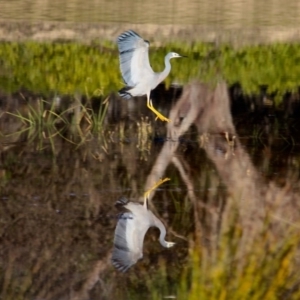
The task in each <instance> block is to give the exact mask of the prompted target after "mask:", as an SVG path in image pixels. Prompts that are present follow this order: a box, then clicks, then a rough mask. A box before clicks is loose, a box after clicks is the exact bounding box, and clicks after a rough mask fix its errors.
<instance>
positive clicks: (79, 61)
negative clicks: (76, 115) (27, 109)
mask: <svg viewBox="0 0 300 300" xmlns="http://www.w3.org/2000/svg"><path fill="white" fill-rule="evenodd" d="M171 50H173V51H177V52H179V53H182V54H183V55H187V56H188V58H187V59H182V60H177V61H173V62H172V71H171V74H170V76H169V77H168V78H167V79H166V85H167V86H169V85H170V83H171V82H177V83H181V84H184V83H186V82H188V81H189V80H191V79H194V78H198V79H202V80H208V81H215V80H216V79H218V78H220V77H222V78H224V79H225V80H226V81H227V82H228V83H229V84H230V85H231V84H234V83H239V84H240V85H241V87H242V89H243V91H244V92H245V93H247V94H257V93H259V92H260V90H261V87H266V89H267V93H270V94H271V93H276V94H277V95H278V97H277V98H276V99H277V103H280V102H281V100H282V97H281V96H282V95H283V94H284V93H286V92H294V91H296V90H297V89H298V87H299V81H298V78H299V76H300V64H299V62H300V51H299V50H300V45H299V44H270V45H256V46H245V47H240V48H233V47H231V46H229V45H221V46H219V47H216V46H215V45H213V44H204V43H200V42H199V43H193V44H189V43H186V44H184V43H172V44H167V45H165V47H161V48H155V47H152V48H151V49H150V60H151V64H152V66H153V69H154V70H155V71H160V70H162V68H163V58H164V55H165V54H166V52H168V51H171ZM0 67H1V69H0V70H1V71H0V89H1V90H3V91H6V92H15V91H18V90H20V89H22V88H23V89H26V90H28V91H30V92H33V93H37V92H39V93H43V94H49V93H57V94H60V95H61V94H71V95H72V94H74V93H75V92H80V93H88V94H92V93H94V91H96V90H98V91H99V90H100V91H101V93H102V94H103V95H107V94H109V93H111V92H115V91H117V90H118V89H119V88H121V87H122V85H123V83H122V79H121V75H120V72H119V62H118V51H117V48H116V45H115V44H113V43H109V42H100V43H96V44H93V45H84V44H78V43H71V42H68V43H63V42H62V43H37V42H23V43H10V42H5V43H1V44H0Z"/></svg>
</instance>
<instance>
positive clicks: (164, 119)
mask: <svg viewBox="0 0 300 300" xmlns="http://www.w3.org/2000/svg"><path fill="white" fill-rule="evenodd" d="M147 107H148V108H149V109H150V110H152V112H153V113H155V114H156V119H155V120H157V119H160V120H161V121H166V122H170V120H169V119H168V118H166V117H165V116H163V115H162V114H161V113H160V112H159V111H157V110H156V109H155V108H154V107H153V104H152V101H151V99H150V96H149V95H147Z"/></svg>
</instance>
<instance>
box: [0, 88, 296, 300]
mask: <svg viewBox="0 0 300 300" xmlns="http://www.w3.org/2000/svg"><path fill="white" fill-rule="evenodd" d="M199 99H201V101H199ZM116 100H117V99H116ZM117 103H119V102H117ZM139 103H141V101H137V105H139ZM142 104H143V103H142ZM112 105H117V104H113V103H112V102H110V103H109V106H110V107H109V108H108V114H107V115H106V117H105V121H104V124H105V126H106V127H105V128H102V131H99V132H97V134H93V131H92V130H91V129H90V128H89V127H88V125H87V124H86V123H85V122H84V119H83V121H82V122H81V123H80V126H79V125H78V124H77V125H76V126H68V127H67V128H64V130H61V128H60V125H61V124H58V126H57V127H59V128H55V127H47V128H45V127H40V128H39V127H35V126H31V127H30V128H29V129H28V130H27V131H23V130H24V129H25V128H26V126H27V125H26V124H25V125H24V123H23V122H22V120H20V119H18V118H16V117H15V116H12V115H8V114H4V115H2V116H1V119H0V121H1V123H0V125H1V130H2V129H6V131H2V132H3V134H4V133H5V134H6V135H7V136H5V138H4V139H2V137H1V139H2V140H1V141H3V142H2V144H1V147H0V151H1V156H0V169H1V170H0V184H1V190H0V199H1V201H0V205H1V210H0V214H1V216H0V219H1V222H2V225H3V226H2V227H1V231H0V238H1V243H0V251H1V257H2V259H1V261H0V264H1V269H2V270H3V272H1V273H0V285H1V297H2V298H3V299H20V298H23V299H79V300H83V299H98V298H99V297H101V298H103V299H116V298H118V299H126V298H127V299H128V298H134V296H133V297H129V295H128V294H130V295H135V297H136V299H141V298H146V295H145V294H147V295H149V294H151V293H153V294H154V293H157V294H162V296H164V295H166V294H167V295H169V294H170V293H171V292H172V293H173V294H174V293H175V292H176V291H177V287H178V283H179V282H181V281H182V282H189V280H190V279H191V278H193V277H190V278H189V279H188V280H187V281H185V279H184V278H183V277H182V274H183V273H184V272H182V271H183V270H186V268H187V266H188V265H187V261H189V259H190V256H189V253H190V252H191V251H192V250H195V248H196V249H201V251H202V253H203V255H204V257H203V259H202V260H201V261H200V262H199V261H198V262H196V263H194V270H196V271H197V270H198V275H199V270H205V272H201V274H200V275H201V276H202V277H201V279H203V280H200V279H199V280H198V277H195V278H196V279H195V280H198V281H197V282H196V283H195V286H198V285H199V286H200V287H201V290H203V291H204V290H205V288H206V287H207V290H210V291H211V290H212V289H211V285H212V284H214V283H216V284H214V286H216V287H218V286H220V287H222V288H223V290H224V286H225V287H227V285H226V282H232V279H231V278H234V280H240V281H242V282H243V280H244V282H247V283H248V282H250V283H251V282H252V281H253V280H250V279H253V277H251V278H249V277H247V278H245V277H243V276H244V275H245V276H246V275H247V276H250V275H249V274H255V276H259V274H263V276H265V274H268V276H267V280H266V278H262V280H261V284H259V286H265V285H266V284H269V283H274V282H276V280H272V279H273V277H272V276H274V275H272V274H277V273H276V272H275V273H274V272H271V271H273V269H266V268H268V267H269V266H271V267H272V266H279V267H278V269H279V270H282V268H281V266H285V265H286V264H289V263H290V262H291V261H292V258H294V257H295V254H293V253H292V252H289V251H290V249H293V251H297V249H294V248H293V247H294V246H293V245H298V244H299V243H298V240H292V242H293V243H292V245H291V246H289V247H290V248H288V249H286V251H283V250H282V249H281V248H280V246H281V245H284V238H285V236H287V235H288V234H289V233H290V232H291V231H293V228H296V229H297V226H298V225H297V222H298V220H299V219H300V216H299V212H300V208H299V207H298V206H299V203H300V201H298V198H299V196H298V195H297V189H298V186H299V164H298V160H299V155H298V153H299V152H298V151H295V149H297V145H295V148H294V153H291V152H284V153H285V154H286V155H284V156H286V157H288V159H286V158H283V159H281V157H282V156H283V155H282V154H281V153H282V152H283V148H280V152H278V151H277V152H276V147H278V145H283V141H282V140H280V142H278V135H277V136H276V135H275V134H274V131H273V130H271V131H267V132H268V133H269V135H273V137H274V136H275V137H276V138H274V139H270V140H267V142H266V143H264V144H263V143H261V144H263V146H261V145H260V146H257V147H254V146H253V145H252V144H251V145H250V146H249V144H250V143H253V144H255V143H258V142H260V141H264V142H265V140H259V139H258V138H255V137H253V136H251V131H250V134H249V132H248V134H249V136H245V135H244V136H240V135H239V132H238V130H237V129H236V127H235V125H234V120H233V119H232V116H231V113H230V103H229V97H228V94H227V87H226V85H224V84H223V83H222V84H218V85H217V87H216V88H215V89H214V88H212V87H211V86H207V85H204V84H200V83H193V84H190V85H188V86H186V87H185V89H184V91H183V93H182V96H181V98H180V99H179V100H178V101H177V103H176V104H175V105H174V106H173V107H172V108H171V113H170V118H171V120H173V122H172V123H171V124H169V125H168V128H165V127H164V126H162V124H161V122H160V123H157V122H156V123H155V122H154V121H153V119H151V118H149V119H148V121H147V124H146V125H145V126H144V125H143V124H142V122H140V124H139V125H137V124H136V123H135V122H136V121H134V120H136V119H134V117H133V116H132V115H131V116H130V118H126V117H123V118H119V119H118V120H119V123H113V126H110V123H109V122H110V120H112V119H113V118H112V112H111V110H110V109H111V106H112ZM124 105H126V104H124ZM168 105H170V103H168ZM119 107H120V106H119ZM143 108H144V105H142V107H141V108H139V107H137V110H139V109H141V111H142V109H143ZM120 110H121V108H120ZM124 111H126V109H124ZM124 111H123V113H124ZM69 112H70V113H71V112H73V111H72V110H69ZM118 113H119V112H118ZM143 113H145V114H146V112H144V111H143ZM74 114H75V112H74ZM41 115H43V113H41ZM78 115H79V116H80V113H78ZM126 115H127V116H128V113H127V112H125V113H124V116H126ZM68 118H71V117H70V116H69V115H68ZM66 120H67V118H66ZM68 120H69V119H68ZM69 123H72V122H71V121H70V120H69ZM149 123H150V124H151V131H150V130H148V128H149ZM37 124H39V123H37ZM271 125H272V124H271ZM78 126H79V127H80V128H79V129H78ZM240 126H241V125H240ZM41 128H43V129H45V132H46V133H48V131H49V134H45V132H43V131H42V130H41ZM262 128H263V127H262ZM271 128H272V127H271ZM15 129H17V130H18V131H19V132H18V133H16V134H15V135H14V134H13V131H14V130H15ZM58 129H59V130H58ZM275 129H276V130H277V129H278V127H276V128H275ZM275 129H274V130H275ZM47 130H48V131H47ZM166 131H167V133H166ZM245 131H246V128H243V131H242V132H243V133H244V132H245ZM56 132H59V134H58V133H57V134H54V133H56ZM226 132H227V133H228V140H226ZM233 136H236V138H235V139H233ZM166 137H167V138H166ZM268 143H269V144H268ZM274 145H276V147H274ZM246 146H248V148H247V147H246ZM141 151H143V153H142V154H141ZM297 152H298V153H297ZM258 155H259V159H255V161H254V163H253V158H255V157H257V156H258ZM279 160H280V162H278V161H279ZM268 166H269V167H268ZM262 168H266V169H268V168H269V170H267V171H265V172H270V173H271V172H272V174H275V173H277V172H278V171H280V172H281V173H280V175H279V176H278V175H277V176H276V177H277V178H279V179H281V178H284V180H286V182H288V184H289V185H288V186H287V187H286V188H281V187H280V186H277V185H276V184H275V183H274V182H271V183H269V181H268V180H267V178H266V176H264V174H262V173H261V169H262ZM266 169H264V170H266ZM165 174H168V176H169V177H171V179H172V180H171V181H170V182H169V183H168V184H165V185H163V186H162V187H163V188H162V189H159V190H157V191H156V197H153V195H154V193H151V195H150V196H149V206H150V207H151V211H152V212H153V213H154V214H155V215H156V216H158V218H159V219H162V220H164V222H166V223H167V224H168V232H170V233H172V235H174V236H178V233H180V234H181V235H183V236H184V237H185V239H186V240H187V242H184V243H177V244H176V251H170V250H165V251H164V249H162V248H161V247H160V245H159V244H158V243H157V242H156V240H157V234H153V232H151V229H149V231H148V232H147V235H146V237H145V240H144V249H143V252H144V259H143V260H142V261H140V262H139V263H138V264H136V265H135V266H134V268H133V270H132V272H128V273H126V276H124V275H123V274H120V273H119V272H117V271H116V270H114V268H113V267H112V266H111V248H112V245H113V233H114V230H115V217H114V216H115V213H114V212H112V206H113V205H112V203H113V202H114V201H115V199H116V198H118V197H119V196H120V195H122V194H124V193H125V192H126V194H128V197H130V198H135V199H137V198H138V197H139V196H140V195H141V194H142V191H144V190H147V189H148V188H149V187H152V186H153V184H154V183H155V182H156V181H157V180H158V179H159V178H163V177H164V175H165ZM274 176H275V175H274ZM145 182H146V184H145ZM298 192H299V190H298ZM141 200H144V199H141ZM141 207H142V206H141ZM266 215H267V217H269V219H267V220H265V216H266ZM294 225H295V226H294ZM262 228H263V229H262ZM260 237H262V238H260ZM224 241H225V242H224ZM262 245H263V246H262ZM270 245H278V248H277V246H276V247H270ZM289 245H290V244H289ZM195 246H197V247H195ZM156 247H158V248H156ZM270 248H272V249H271V250H272V251H273V250H274V249H275V248H276V249H279V250H280V251H281V252H280V251H279V250H278V251H279V252H280V253H284V255H285V254H286V253H288V255H289V256H288V259H285V257H284V259H285V260H284V261H283V262H282V261H280V260H279V261H277V264H275V263H274V257H275V258H276V257H277V256H276V253H275V254H274V255H273V253H274V252H270V251H271V250H270V251H269V249H270ZM220 249H221V250H222V249H223V250H222V251H223V252H222V251H221V250H220ZM276 249H275V250H276ZM275 250H274V251H275ZM220 251H221V252H220ZM276 251H277V250H276ZM270 253H271V254H270ZM280 253H279V254H278V256H280ZM295 253H296V254H298V252H295ZM255 255H256V256H255ZM282 255H283V254H282ZM257 257H258V258H259V259H256V258H257ZM268 257H269V259H271V262H269V261H267V258H268ZM281 257H283V256H281ZM256 261H261V262H262V263H261V265H260V266H259V268H256V269H255V271H254V272H247V270H246V271H244V269H243V268H244V266H246V267H247V266H249V270H250V268H252V269H251V270H253V263H254V262H256ZM220 262H221V263H223V264H224V266H223V265H219V264H218V263H220ZM280 262H282V263H281V264H280ZM228 266H233V267H232V268H228ZM295 268H296V269H297V272H298V270H299V264H298V263H297V262H296V263H295V267H293V266H290V265H289V272H290V270H291V272H294V270H295ZM240 269H242V272H241V273H240V272H237V271H236V270H240ZM215 270H218V272H215V273H213V271H215ZM226 270H228V274H227V273H226ZM257 270H262V272H257ZM268 270H270V271H268ZM219 271H220V272H223V271H224V272H225V273H222V276H219V277H218V278H217V279H220V281H217V279H216V278H215V277H213V276H215V274H216V273H218V274H220V272H219ZM265 271H268V272H267V273H266V272H265ZM223 274H224V276H223ZM243 274H244V275H243ZM289 274H290V273H289ZM285 275H286V273H285V274H284V275H281V277H280V276H279V277H280V278H281V280H282V281H283V283H282V282H281V284H282V285H284V284H285V283H286V281H285V280H286V278H290V277H288V276H285ZM234 276H235V277H234ZM239 276H240V277H239ZM239 278H240V279H239ZM246 279H247V280H246ZM275 279H276V278H275ZM193 280H194V279H193ZM221 280H223V281H221ZM240 281H239V283H242V282H240ZM282 285H281V286H282ZM232 286H234V287H236V286H237V285H236V282H234V283H232ZM238 286H242V284H239V285H238ZM191 290H192V289H191ZM234 290H237V289H236V288H232V289H231V290H230V289H228V293H229V292H230V293H231V292H232V291H234ZM271 290H273V289H271V288H270V291H271ZM242 292H243V291H241V290H240V293H241V294H243V293H242ZM186 293H187V294H185V297H182V299H188V298H189V297H188V296H186V295H188V293H189V291H187V292H186ZM244 294H245V293H244ZM99 295H100V296H99ZM151 295H152V294H151ZM191 298H192V297H191ZM195 298H196V299H197V297H195ZM215 298H217V297H215ZM215 298H214V297H207V299H215ZM241 298H242V297H236V299H241ZM257 298H259V297H257ZM232 299H233V297H232ZM274 299H275V297H274ZM295 299H297V298H295Z"/></svg>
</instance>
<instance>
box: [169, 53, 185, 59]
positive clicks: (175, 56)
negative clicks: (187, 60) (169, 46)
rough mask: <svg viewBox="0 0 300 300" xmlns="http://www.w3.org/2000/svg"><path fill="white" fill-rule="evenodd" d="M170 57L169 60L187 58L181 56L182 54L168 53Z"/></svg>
mask: <svg viewBox="0 0 300 300" xmlns="http://www.w3.org/2000/svg"><path fill="white" fill-rule="evenodd" d="M168 56H169V59H171V58H179V57H185V56H182V55H180V54H178V53H176V52H170V53H168Z"/></svg>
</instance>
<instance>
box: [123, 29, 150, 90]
mask: <svg viewBox="0 0 300 300" xmlns="http://www.w3.org/2000/svg"><path fill="white" fill-rule="evenodd" d="M118 48H119V52H120V55H119V57H120V69H121V73H122V77H123V80H124V81H125V83H126V85H128V86H130V87H134V86H136V85H137V84H138V83H139V81H140V80H141V79H142V78H145V77H146V78H148V76H149V75H151V74H153V70H152V68H151V66H150V63H149V55H148V51H149V42H147V41H144V40H143V39H142V38H141V37H140V36H139V35H138V34H137V33H136V32H134V31H133V30H129V31H125V32H124V33H122V34H121V35H120V36H119V37H118Z"/></svg>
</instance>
